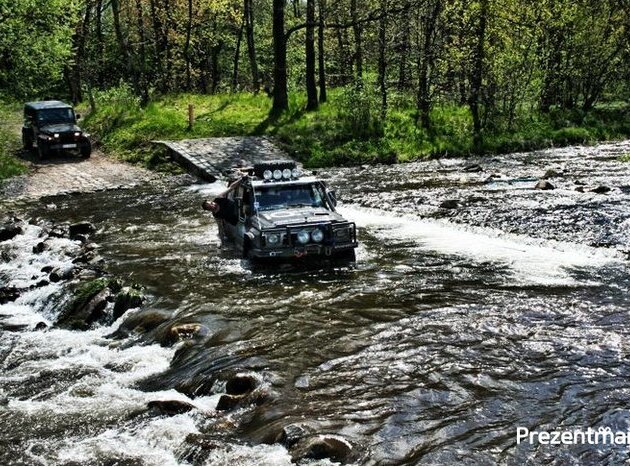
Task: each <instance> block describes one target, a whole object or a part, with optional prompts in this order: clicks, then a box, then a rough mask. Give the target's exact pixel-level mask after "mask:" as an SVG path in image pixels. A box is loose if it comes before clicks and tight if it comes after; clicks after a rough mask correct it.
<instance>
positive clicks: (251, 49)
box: [243, 0, 260, 94]
mask: <svg viewBox="0 0 630 467" xmlns="http://www.w3.org/2000/svg"><path fill="white" fill-rule="evenodd" d="M243 10H244V15H245V36H246V38H247V53H248V55H249V68H250V70H251V72H252V87H253V90H254V93H256V94H257V93H258V91H260V77H259V75H258V62H257V61H256V44H255V42H254V15H253V12H252V10H253V9H252V0H244V9H243Z"/></svg>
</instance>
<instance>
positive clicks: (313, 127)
mask: <svg viewBox="0 0 630 467" xmlns="http://www.w3.org/2000/svg"><path fill="white" fill-rule="evenodd" d="M373 97H374V96H370V95H369V93H366V92H359V91H356V90H354V89H341V88H338V89H334V90H333V91H332V92H331V93H330V94H329V101H328V102H327V103H325V104H323V105H321V106H320V108H319V110H318V111H316V112H305V111H304V110H303V109H304V107H305V96H303V95H301V94H292V95H291V96H290V107H289V110H288V111H287V112H286V113H284V114H283V115H282V116H281V117H280V118H278V119H276V120H271V119H269V117H268V114H269V110H270V108H271V100H270V99H269V98H268V97H267V96H266V95H264V94H259V95H253V94H250V93H236V94H216V95H199V94H179V95H169V96H164V97H161V98H158V99H155V100H153V101H152V102H150V103H149V104H148V105H147V106H146V107H145V108H141V107H140V104H139V101H138V99H137V98H135V97H133V96H132V95H131V93H130V92H128V91H127V90H125V89H124V88H118V89H112V90H109V91H107V92H103V93H100V94H97V96H96V103H97V110H96V112H94V113H92V114H91V115H89V116H88V117H87V118H86V121H85V126H86V127H87V128H88V129H89V130H90V131H92V133H94V134H96V135H98V136H99V137H100V140H101V142H102V143H103V145H104V148H105V150H106V151H107V152H111V153H115V154H117V155H118V156H119V157H122V158H123V159H125V160H128V161H131V162H134V163H141V164H143V165H145V166H147V167H150V168H157V169H158V170H159V169H162V168H168V167H165V166H164V163H165V160H164V158H163V155H162V154H161V153H160V151H159V150H158V149H157V148H156V147H155V146H154V145H153V144H152V143H151V141H153V140H159V139H168V140H175V139H184V138H201V137H204V138H205V137H220V136H235V135H270V136H274V137H275V138H276V139H277V141H278V142H279V144H281V145H282V146H283V149H285V150H287V151H288V152H289V153H290V154H291V155H292V156H294V157H295V158H297V159H298V160H300V161H302V162H304V163H305V165H307V166H310V167H321V166H324V167H325V166H350V165H358V164H364V163H392V162H407V161H412V160H418V159H423V158H430V157H445V156H446V157H453V156H463V157H466V156H470V155H472V154H474V151H473V133H472V119H471V117H470V113H469V111H468V108H467V107H465V106H464V107H454V106H443V107H436V108H434V109H433V111H432V114H431V117H432V124H433V127H432V128H431V131H427V130H424V129H422V128H419V127H418V126H417V125H416V123H415V110H414V106H413V102H411V101H409V100H408V99H405V98H402V97H401V98H399V99H397V100H395V99H392V101H391V102H390V110H389V111H388V113H387V116H386V118H385V119H384V120H383V119H381V116H380V109H379V108H378V103H377V102H376V101H375V99H374V98H373ZM189 104H192V106H193V109H194V115H195V121H194V124H193V126H192V128H189V127H188V105H189ZM512 127H513V129H511V130H508V129H494V130H487V131H486V134H485V138H484V145H483V152H484V153H486V154H502V153H508V152H515V151H526V150H533V149H542V148H547V147H556V146H566V145H572V144H592V143H594V142H596V141H605V140H618V139H624V138H627V137H630V107H628V106H627V105H621V104H620V105H614V106H612V105H610V106H602V107H599V108H596V109H594V110H593V111H592V112H590V113H588V114H585V113H583V112H578V111H576V112H572V113H571V112H551V113H549V114H545V115H542V114H537V113H529V114H523V115H521V116H519V117H515V119H514V122H513V124H512Z"/></svg>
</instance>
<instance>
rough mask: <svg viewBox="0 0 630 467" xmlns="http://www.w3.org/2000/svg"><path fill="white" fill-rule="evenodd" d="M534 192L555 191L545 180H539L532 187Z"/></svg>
mask: <svg viewBox="0 0 630 467" xmlns="http://www.w3.org/2000/svg"><path fill="white" fill-rule="evenodd" d="M534 188H535V189H536V190H555V189H556V187H555V186H553V185H552V184H551V182H548V181H547V180H539V181H538V183H536V186H535V187H534Z"/></svg>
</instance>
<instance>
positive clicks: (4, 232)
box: [0, 224, 23, 242]
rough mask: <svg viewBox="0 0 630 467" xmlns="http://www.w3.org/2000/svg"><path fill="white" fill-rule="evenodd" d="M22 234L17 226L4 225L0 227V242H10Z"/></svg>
mask: <svg viewBox="0 0 630 467" xmlns="http://www.w3.org/2000/svg"><path fill="white" fill-rule="evenodd" d="M22 232H23V231H22V227H20V226H19V225H17V224H4V225H2V226H0V242H5V241H7V240H11V239H12V238H14V237H16V236H18V235H20V234H21V233H22Z"/></svg>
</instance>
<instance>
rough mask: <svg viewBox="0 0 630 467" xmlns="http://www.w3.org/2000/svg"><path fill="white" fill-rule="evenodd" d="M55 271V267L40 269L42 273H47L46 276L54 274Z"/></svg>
mask: <svg viewBox="0 0 630 467" xmlns="http://www.w3.org/2000/svg"><path fill="white" fill-rule="evenodd" d="M53 269H55V267H54V266H50V265H48V266H44V267H43V268H41V269H40V271H41V272H45V273H46V274H48V273H49V272H52V270H53Z"/></svg>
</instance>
